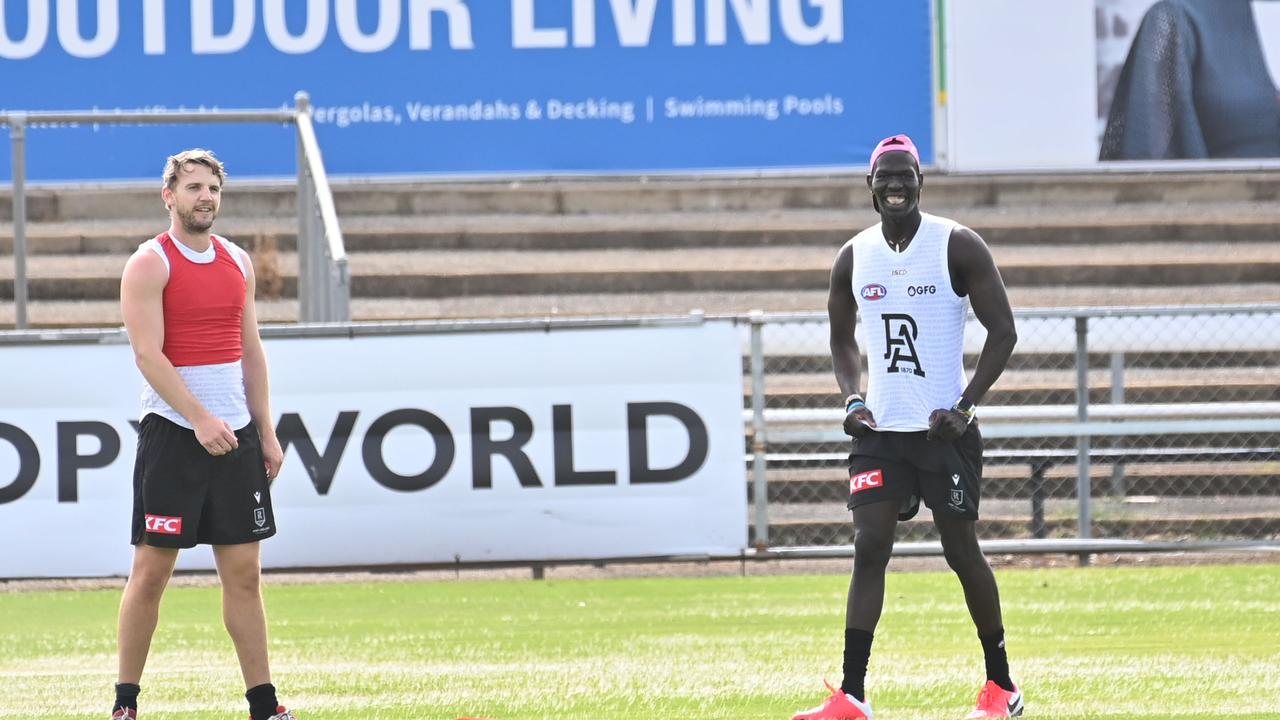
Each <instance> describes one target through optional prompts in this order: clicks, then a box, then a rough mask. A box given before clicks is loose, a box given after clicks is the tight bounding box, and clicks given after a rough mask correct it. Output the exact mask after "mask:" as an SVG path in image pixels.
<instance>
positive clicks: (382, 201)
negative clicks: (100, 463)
mask: <svg viewBox="0 0 1280 720" xmlns="http://www.w3.org/2000/svg"><path fill="white" fill-rule="evenodd" d="M231 170H232V173H233V174H232V176H231V178H230V180H229V182H228V183H227V187H226V197H227V201H228V202H229V203H231V204H234V205H235V206H236V207H238V208H239V212H241V213H242V214H244V215H256V216H263V217H288V216H293V215H295V214H296V211H295V204H296V194H295V190H294V185H293V182H292V181H272V180H253V179H250V180H240V179H237V178H236V176H235V175H234V168H232V169H231ZM158 174H159V173H157V175H158ZM331 184H332V186H333V188H334V194H335V202H336V205H337V209H338V212H339V214H340V215H341V216H344V217H346V216H355V215H383V214H402V215H418V216H421V215H450V214H505V213H516V214H521V213H534V214H569V215H572V214H598V213H636V212H645V213H649V212H657V213H662V212H708V211H710V212H725V211H730V212H732V211H740V210H765V209H773V210H788V209H814V208H821V209H841V210H848V209H864V208H866V207H867V205H868V203H867V191H866V186H865V176H864V175H863V174H861V173H860V172H853V173H848V174H840V175H810V176H794V177H713V176H701V177H696V178H695V177H640V178H636V177H624V178H580V179H568V178H566V179H529V180H493V181H463V182H459V181H452V180H439V179H415V180H412V181H406V180H403V179H398V180H396V179H391V180H378V179H363V178H361V179H343V178H334V179H332V182H331ZM925 188H926V189H925V197H926V198H927V202H928V206H929V207H932V208H935V209H944V208H956V209H960V208H976V207H1002V208H1010V207H1025V206H1043V205H1056V206H1076V207H1084V208H1087V207H1097V206H1109V205H1126V206H1142V205H1151V204H1187V205H1194V206H1197V207H1202V208H1203V207H1204V205H1205V204H1207V203H1208V204H1212V203H1248V202H1253V203H1274V202H1275V201H1276V200H1277V199H1280V177H1277V176H1276V174H1275V173H1266V172H1237V173H1212V172H1210V173H1096V174H1087V173H1078V174H1077V173H1072V174H1058V175H1032V174H1016V175H956V176H948V175H943V174H938V173H928V178H927V181H926V186H925ZM158 196H159V183H158V181H157V182H154V183H152V182H124V183H88V184H75V185H70V184H58V185H29V186H28V216H29V218H30V219H31V220H33V221H57V220H99V219H112V218H132V217H147V216H154V215H156V214H157V213H158V212H160V202H159V197H158ZM160 216H162V213H161V215H160ZM11 218H12V202H11V198H10V195H9V192H8V191H7V190H6V191H4V192H0V220H9V219H11Z"/></svg>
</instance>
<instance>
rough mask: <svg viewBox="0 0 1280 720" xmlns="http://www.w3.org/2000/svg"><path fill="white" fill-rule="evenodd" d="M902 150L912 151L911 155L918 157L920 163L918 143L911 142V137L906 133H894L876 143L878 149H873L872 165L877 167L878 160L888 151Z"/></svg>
mask: <svg viewBox="0 0 1280 720" xmlns="http://www.w3.org/2000/svg"><path fill="white" fill-rule="evenodd" d="M895 150H896V151H902V152H909V153H911V157H913V158H915V159H916V165H919V164H920V152H919V151H918V150H916V144H915V143H913V142H911V138H909V137H907V136H906V135H894V136H893V137H887V138H885V139H883V140H881V141H880V144H879V145H876V149H875V150H872V151H871V167H872V168H875V166H876V160H878V159H879V158H880V156H881V155H883V154H885V153H887V152H894V151H895Z"/></svg>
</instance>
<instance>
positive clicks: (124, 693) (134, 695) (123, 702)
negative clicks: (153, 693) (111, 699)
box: [111, 683, 142, 712]
mask: <svg viewBox="0 0 1280 720" xmlns="http://www.w3.org/2000/svg"><path fill="white" fill-rule="evenodd" d="M140 692H142V688H140V687H138V686H137V685H134V684H133V683H116V704H115V706H113V707H112V708H111V712H115V711H116V710H119V709H120V708H125V709H128V710H137V709H138V693H140Z"/></svg>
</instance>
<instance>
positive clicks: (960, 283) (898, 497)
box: [793, 135, 1023, 720]
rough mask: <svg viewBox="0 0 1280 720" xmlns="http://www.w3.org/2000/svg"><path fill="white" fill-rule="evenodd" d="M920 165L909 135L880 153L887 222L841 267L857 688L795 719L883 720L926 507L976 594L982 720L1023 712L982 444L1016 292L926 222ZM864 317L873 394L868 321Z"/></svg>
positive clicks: (939, 221)
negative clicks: (892, 600) (894, 618)
mask: <svg viewBox="0 0 1280 720" xmlns="http://www.w3.org/2000/svg"><path fill="white" fill-rule="evenodd" d="M923 184H924V178H923V176H922V175H921V173H920V156H919V153H918V152H917V150H916V147H915V145H914V143H912V142H911V139H910V138H908V137H907V136H905V135H895V136H893V137H890V138H886V139H884V140H882V141H881V142H880V143H879V144H878V145H877V146H876V148H875V150H874V151H873V152H872V154H871V168H870V172H869V173H868V175H867V187H868V188H869V189H870V191H871V203H872V205H873V206H874V207H875V209H876V211H877V212H879V213H880V223H879V224H877V225H875V226H873V227H870V228H867V229H866V230H864V231H862V232H861V233H859V234H858V235H856V236H855V237H854V238H853V239H852V240H850V241H849V242H848V243H846V244H845V245H844V247H842V248H841V249H840V252H839V254H838V255H837V256H836V261H835V264H834V266H833V267H832V268H831V288H830V294H829V296H828V299H827V313H828V315H829V317H830V320H831V357H832V361H833V363H834V366H835V375H836V381H837V383H839V385H840V391H841V393H842V394H843V395H844V397H845V419H844V430H845V432H846V433H847V434H848V435H849V436H851V437H852V438H853V451H852V452H851V453H850V455H849V503H848V505H849V508H850V509H851V510H852V511H853V525H854V566H853V577H852V579H851V581H850V584H849V599H848V606H847V608H846V616H845V643H844V680H843V681H842V682H841V684H840V687H839V688H832V687H831V686H830V685H829V684H828V686H827V687H828V689H829V690H830V695H829V696H828V697H827V699H826V700H825V701H824V702H823V703H822V704H821V705H820V706H818V707H816V708H814V709H812V710H809V711H806V712H802V713H799V714H797V715H795V716H794V718H793V720H859V719H860V718H871V704H870V702H868V700H867V694H866V689H865V687H864V685H865V678H866V673H867V660H868V658H869V657H870V654H871V642H872V635H873V633H874V631H875V628H876V624H877V623H878V622H879V620H880V613H881V610H882V608H883V606H884V587H885V583H884V578H885V569H886V568H887V566H888V563H889V557H890V555H891V554H892V551H893V540H894V530H895V528H896V526H897V524H898V521H899V520H909V519H910V518H911V517H913V516H914V515H915V514H916V512H917V511H918V510H919V508H920V501H921V500H923V501H924V503H925V504H926V505H928V506H929V509H930V511H931V512H932V514H933V522H934V524H935V526H936V527H937V529H938V533H939V535H940V536H941V539H942V548H943V552H944V554H945V555H946V559H947V564H948V565H949V566H950V567H951V569H952V570H953V571H955V573H956V575H957V576H958V577H959V579H960V584H961V586H962V587H963V589H964V597H965V602H966V604H967V605H968V607H969V614H970V616H971V617H972V618H973V623H974V625H975V626H976V628H977V633H978V638H979V640H980V641H981V643H982V649H983V653H984V656H985V659H986V679H985V684H984V685H983V686H982V689H981V690H980V691H979V694H978V700H977V708H976V709H975V710H974V711H973V712H972V713H970V714H969V715H968V717H969V718H990V717H1010V716H1016V715H1021V714H1022V711H1023V704H1022V692H1021V690H1019V688H1018V687H1017V685H1015V684H1014V682H1013V680H1011V679H1010V677H1009V662H1008V658H1007V656H1006V654H1005V646H1004V623H1003V621H1002V619H1001V615H1000V596H999V592H998V590H997V588H996V580H995V575H994V574H993V573H992V571H991V566H990V565H989V564H988V563H987V560H986V558H985V557H984V556H983V554H982V550H981V549H980V548H979V546H978V538H977V534H976V532H975V529H974V522H975V521H976V520H977V518H978V499H979V493H980V490H981V481H982V436H981V434H980V433H979V431H978V424H977V423H976V422H975V421H974V418H975V417H976V415H977V414H978V412H977V409H978V405H980V404H981V403H982V399H983V397H984V396H985V395H986V393H987V390H988V389H990V387H991V385H992V384H993V383H994V382H995V381H996V378H998V377H1000V374H1001V373H1002V372H1003V371H1004V368H1005V365H1006V364H1007V363H1008V361H1009V357H1010V355H1011V354H1012V353H1013V347H1014V344H1015V342H1016V341H1017V335H1016V333H1015V331H1014V323H1013V311H1012V310H1011V309H1010V307H1009V298H1008V296H1007V295H1006V293H1005V288H1004V281H1003V280H1002V279H1001V278H1000V271H999V270H998V269H997V268H996V264H995V261H994V260H993V259H992V257H991V251H990V250H989V249H988V248H987V245H986V243H985V242H983V240H982V238H981V237H979V236H978V234H977V233H975V232H973V231H972V230H970V229H969V228H967V227H964V226H963V225H959V224H957V223H956V222H954V221H952V220H948V219H946V218H942V217H937V216H934V215H929V214H927V213H922V212H921V211H920V191H921V187H922V186H923ZM969 305H971V306H972V307H973V312H974V315H975V316H976V317H977V319H978V322H980V323H982V325H983V327H984V328H986V331H987V338H986V342H985V344H984V345H983V347H982V354H981V355H980V356H979V358H978V365H977V368H976V370H975V371H974V374H973V378H972V379H970V380H969V381H968V382H967V383H966V382H965V376H964V365H963V353H964V328H965V318H966V315H967V312H966V308H967V306H969ZM859 309H861V310H862V325H863V328H864V331H865V335H864V336H865V340H866V343H867V372H868V378H867V380H868V382H867V395H866V397H863V396H862V395H861V394H860V388H861V380H862V378H861V374H862V373H861V368H860V363H859V350H858V343H857V341H856V340H855V339H854V322H855V319H856V316H857V313H858V310H859Z"/></svg>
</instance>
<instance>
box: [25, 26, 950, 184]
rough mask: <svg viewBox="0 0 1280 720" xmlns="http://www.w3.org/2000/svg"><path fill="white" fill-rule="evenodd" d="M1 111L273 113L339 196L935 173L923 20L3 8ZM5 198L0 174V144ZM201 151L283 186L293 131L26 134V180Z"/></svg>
mask: <svg viewBox="0 0 1280 720" xmlns="http://www.w3.org/2000/svg"><path fill="white" fill-rule="evenodd" d="M0 8H3V10H2V12H0V20H2V21H3V22H2V23H0V109H3V110H73V109H74V110H81V109H92V108H96V109H100V110H107V111H113V110H116V109H122V110H123V109H127V110H140V109H141V110H164V109H186V110H191V109H199V108H221V109H239V108H280V107H285V106H292V104H293V96H294V93H295V92H297V91H299V90H305V91H307V92H308V93H309V94H310V96H311V101H312V104H313V107H314V114H313V119H314V120H315V122H316V127H317V132H318V134H319V138H320V144H321V148H322V149H323V152H324V156H325V163H326V165H327V167H328V168H329V170H330V172H331V173H334V174H340V175H397V174H464V175H467V174H509V175H530V174H533V175H537V174H560V173H646V172H688V171H698V170H730V171H733V170H745V171H750V170H761V169H764V170H768V169H782V168H818V169H821V168H835V167H849V166H860V165H865V163H866V160H867V156H868V155H869V153H870V151H871V148H872V147H873V145H874V144H875V142H876V141H877V140H879V139H880V138H882V137H884V136H886V135H890V134H893V133H899V132H905V133H908V134H910V135H912V136H913V137H914V138H915V140H916V142H917V144H918V145H919V147H920V151H921V154H922V159H923V160H924V162H925V163H930V162H932V160H933V142H932V137H931V135H932V127H933V120H932V107H933V103H932V77H931V70H932V52H931V49H932V40H931V33H930V22H931V18H930V3H929V0H892V1H888V0H884V1H881V2H870V1H869V0H0ZM0 135H3V138H2V139H3V140H4V142H3V143H0V178H5V179H7V178H8V176H9V172H10V167H9V166H10V159H9V152H10V151H9V144H8V135H7V132H6V131H4V130H0ZM191 146H200V147H208V148H211V149H213V150H215V151H216V152H217V153H218V154H219V155H220V156H221V157H222V158H223V159H224V160H225V161H226V162H227V165H228V170H229V171H230V172H231V173H232V174H233V175H234V176H238V177H244V176H281V175H290V174H292V173H293V171H294V162H295V160H294V147H293V141H292V130H291V128H289V127H282V126H271V125H258V126H224V125H180V126H179V125H172V126H170V125H163V126H131V127H121V126H112V125H97V126H89V127H74V128H66V127H58V128H53V127H44V128H42V127H34V128H31V129H30V130H29V131H28V151H27V158H28V168H29V171H28V175H29V177H30V178H32V179H34V180H41V179H64V178H65V179H72V178H76V179H80V178H152V177H157V176H158V174H159V168H160V167H161V165H162V163H163V160H164V156H165V155H167V154H169V153H172V152H174V151H176V150H178V149H181V148H184V147H191Z"/></svg>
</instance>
